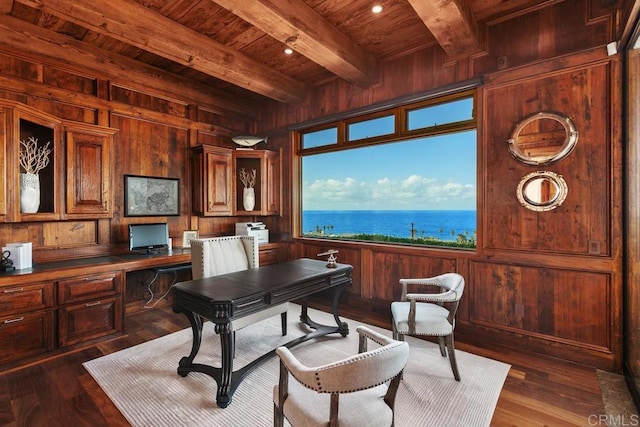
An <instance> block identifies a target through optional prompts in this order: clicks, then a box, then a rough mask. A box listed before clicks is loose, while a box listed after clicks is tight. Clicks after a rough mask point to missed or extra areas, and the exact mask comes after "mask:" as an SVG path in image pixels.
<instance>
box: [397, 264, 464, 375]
mask: <svg viewBox="0 0 640 427" xmlns="http://www.w3.org/2000/svg"><path fill="white" fill-rule="evenodd" d="M400 284H401V285H402V296H401V298H400V301H394V302H392V303H391V314H392V317H393V338H394V339H398V340H401V341H404V336H405V335H426V336H432V337H438V344H439V346H440V354H441V355H442V357H446V356H447V353H449V363H450V364H451V370H452V371H453V376H454V378H455V379H456V381H460V373H459V372H458V364H457V362H456V354H455V349H454V342H453V330H454V329H455V322H456V320H455V317H456V312H457V311H458V304H459V303H460V298H462V293H463V292H464V277H462V276H461V275H460V274H458V273H445V274H441V275H439V276H436V277H429V278H424V279H400ZM409 285H418V286H419V287H424V288H425V293H409V292H408V287H409ZM434 286H435V287H436V288H437V289H438V292H435V293H428V291H429V289H433V287H434ZM428 287H431V288H428Z"/></svg>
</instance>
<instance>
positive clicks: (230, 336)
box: [214, 324, 238, 408]
mask: <svg viewBox="0 0 640 427" xmlns="http://www.w3.org/2000/svg"><path fill="white" fill-rule="evenodd" d="M216 332H217V333H219V334H220V350H221V352H222V354H221V356H222V357H221V359H222V360H221V363H222V366H221V368H220V371H219V374H220V375H219V376H218V378H215V377H214V378H215V379H216V382H217V384H218V391H217V394H216V403H217V404H218V406H219V407H221V408H226V407H227V406H229V404H230V403H231V396H232V395H233V392H234V391H235V388H236V387H237V386H238V385H237V384H235V386H232V381H233V358H234V355H235V354H234V353H235V347H236V343H235V333H234V331H233V329H232V328H231V324H229V326H228V327H227V328H225V330H224V331H218V325H216Z"/></svg>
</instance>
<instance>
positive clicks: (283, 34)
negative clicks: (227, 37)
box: [211, 0, 378, 86]
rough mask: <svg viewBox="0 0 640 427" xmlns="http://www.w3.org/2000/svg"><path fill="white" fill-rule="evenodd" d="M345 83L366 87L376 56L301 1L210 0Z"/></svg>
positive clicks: (374, 70)
mask: <svg viewBox="0 0 640 427" xmlns="http://www.w3.org/2000/svg"><path fill="white" fill-rule="evenodd" d="M211 1H213V2H215V3H217V4H218V5H220V6H222V7H224V8H225V9H227V10H229V11H230V12H232V13H233V14H235V15H237V16H239V17H240V18H242V19H244V20H245V21H247V22H248V23H250V24H251V25H253V26H255V27H257V28H259V29H260V30H262V31H263V32H265V33H266V34H268V35H270V36H271V37H273V38H274V39H276V40H278V41H280V42H282V43H283V44H286V45H287V46H289V47H290V48H292V49H293V50H295V51H296V52H298V53H299V54H301V55H304V56H305V57H307V58H309V59H310V60H311V61H313V62H315V63H317V64H319V65H321V66H322V67H324V68H326V69H327V70H329V71H331V72H332V73H334V74H336V75H337V76H339V77H341V78H343V79H345V80H346V81H348V82H351V83H355V84H358V85H360V86H369V85H371V84H372V83H375V81H376V80H377V78H378V63H377V60H376V58H375V57H374V56H373V55H371V54H369V53H368V52H366V51H365V50H364V49H362V48H361V47H360V46H358V45H357V44H356V43H355V42H354V41H353V40H351V39H349V38H348V37H347V36H346V35H345V34H344V33H342V32H341V31H339V30H338V29H337V28H336V27H334V26H333V25H331V23H329V21H327V20H326V19H325V18H324V17H322V16H321V15H319V14H318V13H317V12H316V11H315V10H313V9H312V8H311V7H309V6H308V5H307V4H306V3H305V2H304V1H302V0H253V1H237V0H211Z"/></svg>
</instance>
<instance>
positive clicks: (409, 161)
mask: <svg viewBox="0 0 640 427" xmlns="http://www.w3.org/2000/svg"><path fill="white" fill-rule="evenodd" d="M474 96H475V92H471V93H470V92H466V93H464V94H460V95H457V96H453V97H452V96H449V97H448V98H446V99H434V100H431V101H429V102H422V103H420V104H411V105H403V106H398V107H395V108H393V109H389V110H387V111H383V112H376V114H375V115H374V116H371V115H369V116H362V117H350V118H349V119H348V120H344V121H340V120H338V121H336V122H332V123H330V124H324V125H323V126H321V127H319V128H318V127H316V128H311V129H301V130H299V131H298V132H299V133H298V136H299V138H298V140H299V141H300V145H299V150H298V153H299V155H300V165H301V183H302V186H301V193H302V194H301V212H300V233H299V235H300V236H302V237H313V238H323V239H339V240H360V241H375V242H385V243H396V244H408V245H426V246H447V247H456V248H465V249H473V248H475V246H476V229H477V221H476V199H477V197H476V193H477V186H476V163H477V162H476V157H477V141H476V124H475V118H474V117H475V114H474V104H475V102H474ZM341 129H342V131H341ZM327 130H330V131H327ZM323 135H325V136H326V138H327V139H326V140H322V136H323ZM309 140H313V143H312V144H306V143H304V141H309Z"/></svg>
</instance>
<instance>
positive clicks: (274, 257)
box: [258, 248, 278, 265]
mask: <svg viewBox="0 0 640 427" xmlns="http://www.w3.org/2000/svg"><path fill="white" fill-rule="evenodd" d="M258 256H259V257H260V265H268V264H275V263H277V262H278V249H277V248H275V249H266V248H265V249H260V251H259V254H258Z"/></svg>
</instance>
